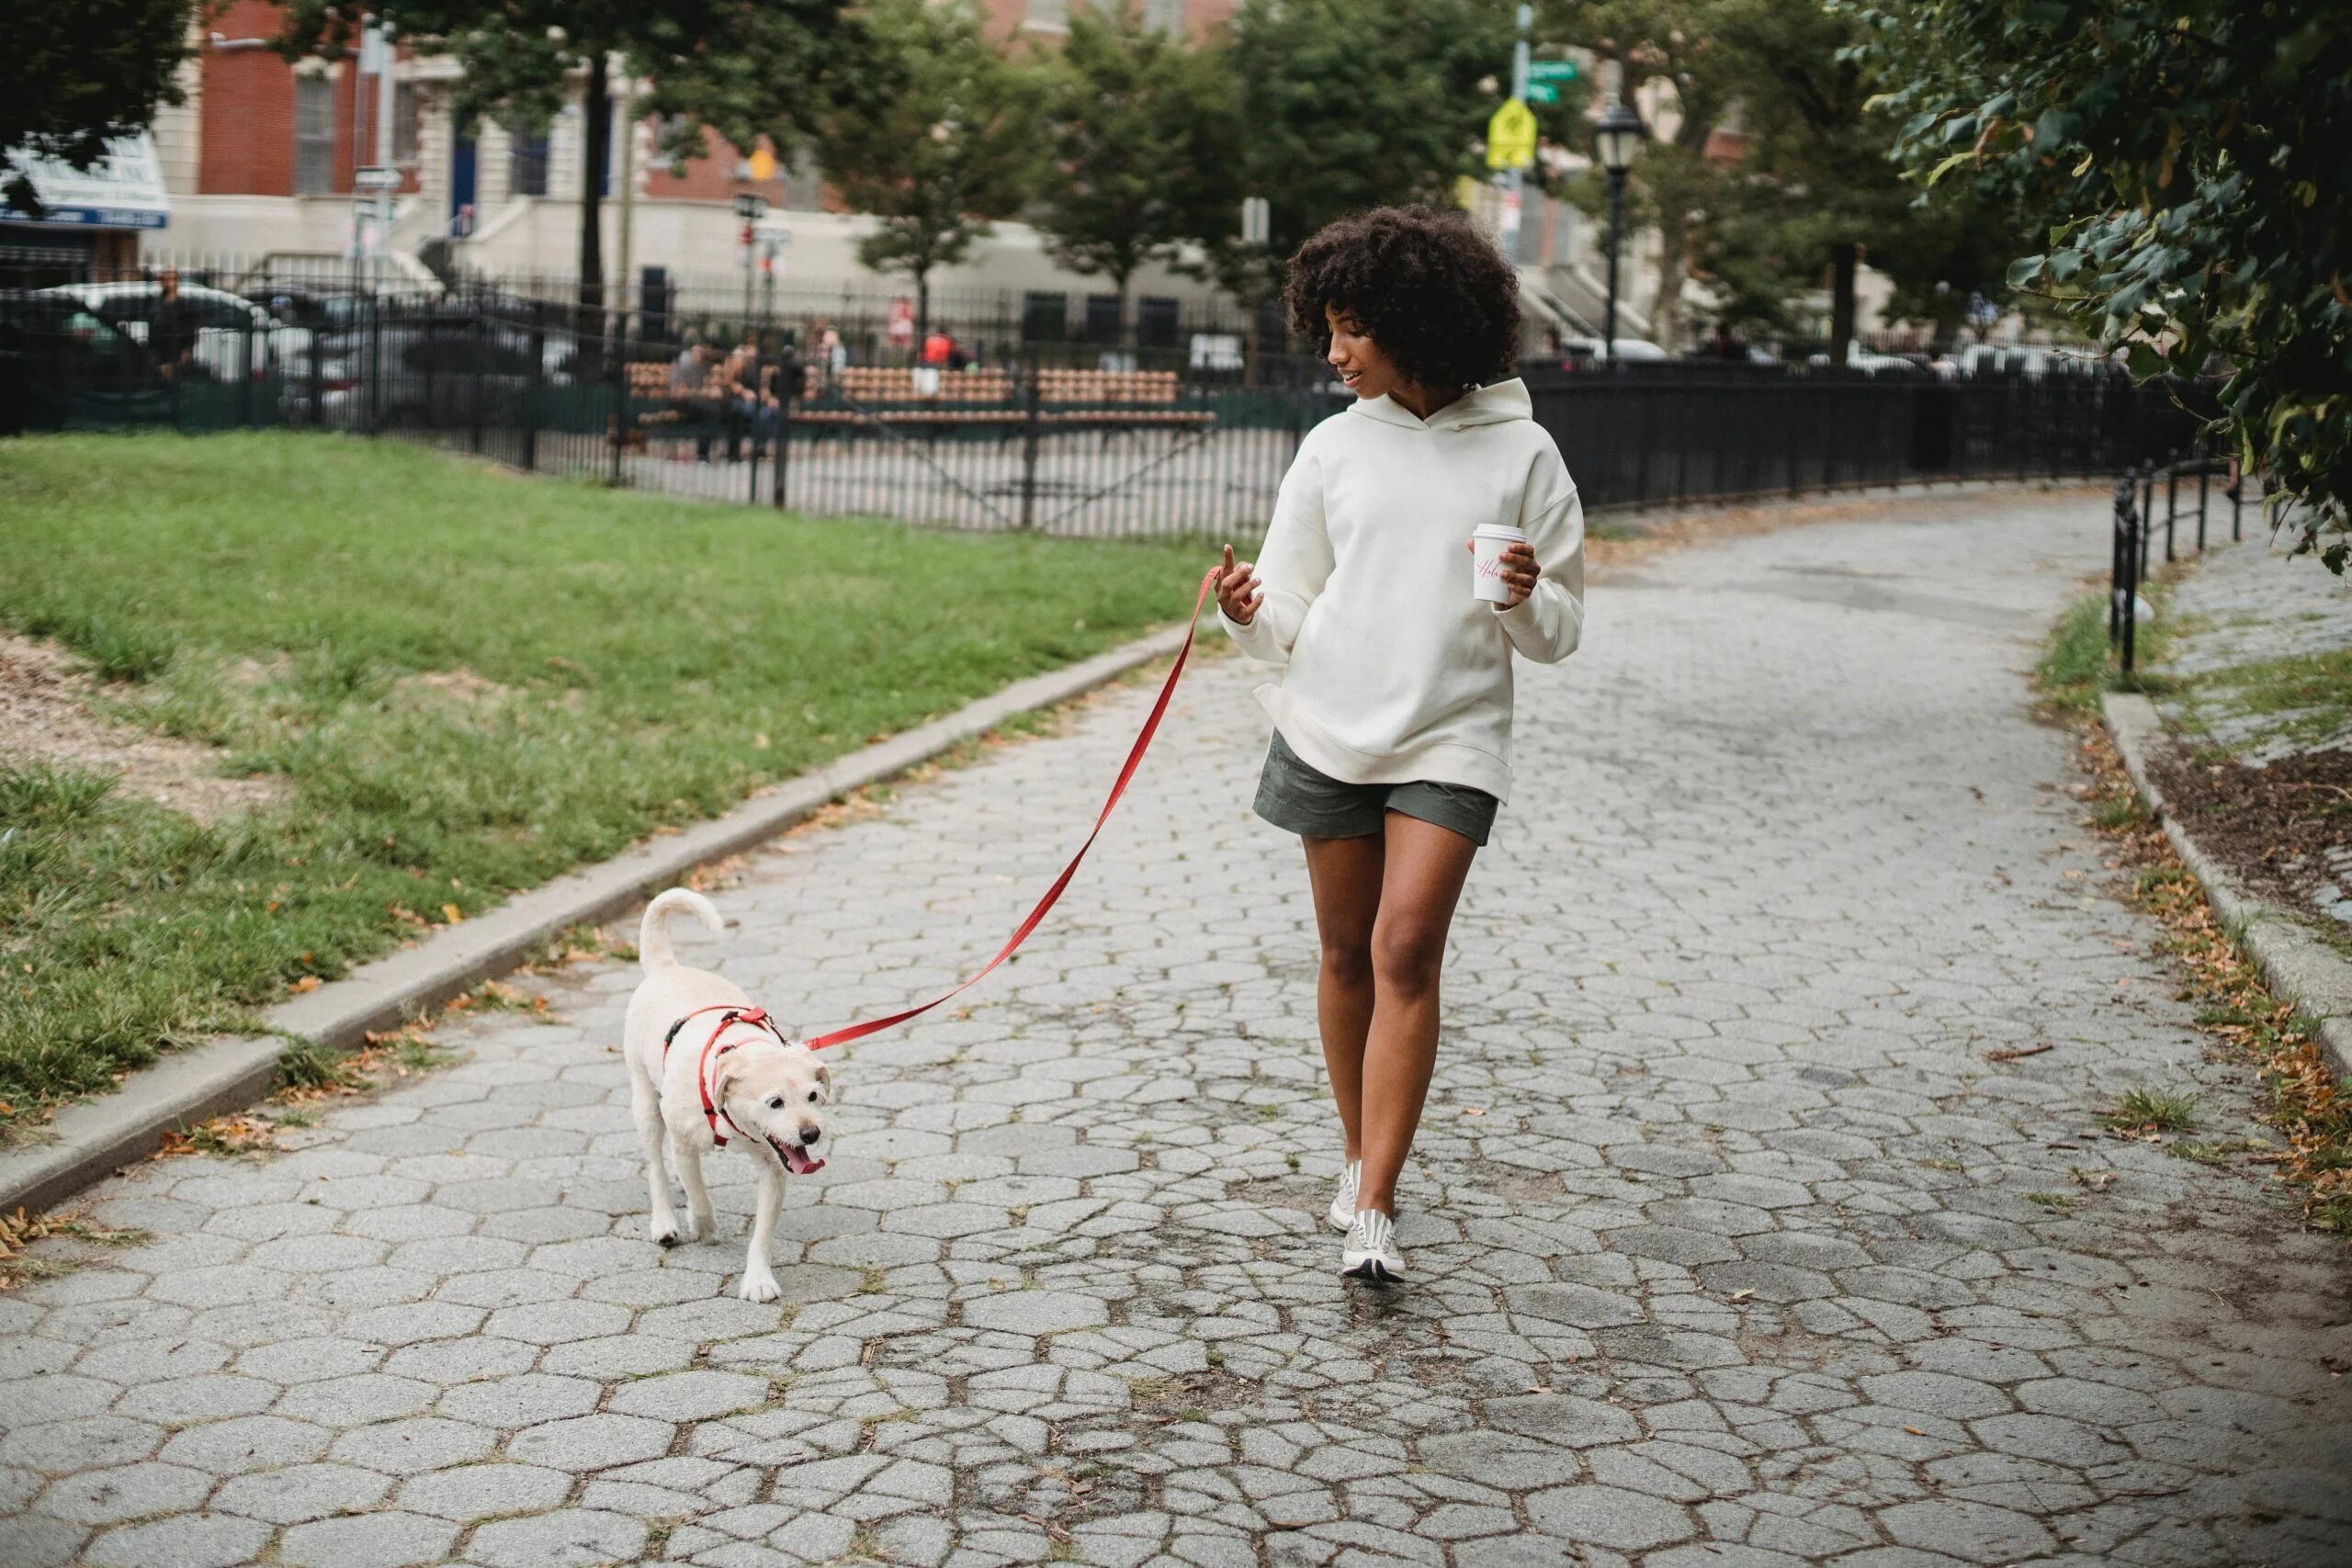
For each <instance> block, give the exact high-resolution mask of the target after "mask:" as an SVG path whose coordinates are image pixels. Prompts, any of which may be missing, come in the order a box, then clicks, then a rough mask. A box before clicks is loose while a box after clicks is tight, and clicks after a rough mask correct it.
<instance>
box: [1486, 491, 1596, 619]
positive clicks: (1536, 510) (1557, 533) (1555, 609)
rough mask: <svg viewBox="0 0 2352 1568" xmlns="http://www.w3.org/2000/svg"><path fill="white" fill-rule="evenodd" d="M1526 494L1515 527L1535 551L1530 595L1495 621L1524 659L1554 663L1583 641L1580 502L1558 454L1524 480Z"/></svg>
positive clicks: (1582, 504) (1499, 613)
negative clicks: (1533, 585)
mask: <svg viewBox="0 0 2352 1568" xmlns="http://www.w3.org/2000/svg"><path fill="white" fill-rule="evenodd" d="M1527 491H1528V494H1527V500H1526V501H1525V502H1522V503H1521V508H1520V523H1519V526H1520V529H1521V532H1523V533H1525V534H1526V536H1527V542H1528V545H1529V547H1531V548H1532V549H1533V550H1534V551H1535V564H1536V568H1537V577H1536V580H1535V592H1532V593H1530V594H1529V595H1528V596H1527V597H1526V598H1524V599H1522V600H1521V601H1520V602H1519V603H1518V604H1514V605H1512V606H1511V607H1510V609H1508V610H1501V611H1498V612H1497V616H1498V619H1500V620H1501V622H1502V624H1503V634H1504V635H1505V636H1506V637H1510V645H1511V647H1513V648H1515V649H1518V650H1519V651H1520V654H1521V656H1522V657H1523V658H1527V659H1532V660H1534V661H1535V662H1536V663H1538V664H1557V663H1558V662H1559V661H1560V660H1563V659H1566V657H1567V656H1568V655H1569V654H1571V653H1574V652H1575V651H1576V650H1577V643H1578V641H1580V640H1581V639H1582V638H1583V636H1584V502H1583V500H1582V499H1581V498H1580V497H1579V496H1578V495H1577V487H1576V481H1575V480H1574V479H1570V478H1568V470H1567V465H1566V464H1565V463H1563V462H1561V461H1560V457H1559V454H1558V453H1557V452H1553V453H1551V454H1549V456H1548V461H1546V462H1545V463H1544V464H1543V465H1542V466H1541V467H1540V468H1538V469H1537V471H1536V473H1534V474H1532V475H1531V476H1530V477H1529V484H1528V487H1527ZM1538 497H1545V498H1547V499H1544V500H1542V501H1540V502H1539V501H1538V499H1537V498H1538Z"/></svg>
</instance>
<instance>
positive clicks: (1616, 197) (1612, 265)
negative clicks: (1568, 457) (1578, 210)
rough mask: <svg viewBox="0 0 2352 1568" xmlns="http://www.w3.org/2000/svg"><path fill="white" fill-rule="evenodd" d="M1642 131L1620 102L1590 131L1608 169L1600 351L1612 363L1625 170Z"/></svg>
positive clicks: (1636, 118) (1638, 120) (1639, 119)
mask: <svg viewBox="0 0 2352 1568" xmlns="http://www.w3.org/2000/svg"><path fill="white" fill-rule="evenodd" d="M1643 134H1644V131H1643V129H1642V117H1641V116H1640V115H1638V114H1635V113H1634V111H1633V109H1632V108H1630V107H1627V106H1626V105H1625V104H1624V103H1623V101H1619V102H1616V103H1612V104H1611V105H1610V106H1609V107H1608V109H1607V110H1606V111H1605V112H1604V113H1603V114H1602V115H1601V117H1600V124H1599V125H1598V126H1596V127H1595V128H1594V130H1593V141H1594V143H1595V145H1596V146H1597V147H1598V148H1599V149H1600V165H1601V167H1602V168H1604V169H1607V170H1608V171H1609V313H1608V316H1607V318H1606V319H1605V320H1604V321H1602V323H1601V329H1600V352H1601V354H1602V355H1604V356H1606V357H1607V358H1608V359H1610V360H1611V361H1612V362H1613V361H1614V360H1615V359H1616V357H1617V238H1618V232H1619V231H1620V230H1621V229H1623V226H1624V218H1625V171H1626V170H1628V169H1630V168H1632V167H1633V165H1634V152H1635V151H1636V150H1637V149H1639V148H1640V146H1641V144H1642V137H1643Z"/></svg>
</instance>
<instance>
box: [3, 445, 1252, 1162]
mask: <svg viewBox="0 0 2352 1568" xmlns="http://www.w3.org/2000/svg"><path fill="white" fill-rule="evenodd" d="M1205 562H1206V556H1205V553H1204V551H1202V550H1201V549H1199V548H1198V547H1186V546H1181V545H1173V544H1165V543H1157V544H1155V543H1130V542H1120V543H1096V542H1091V541H1079V540H1053V539H1042V538H1031V537H1014V538H1005V537H995V538H985V537H976V536H952V535H944V534H933V533H923V532H920V531H917V530H913V529H909V528H904V527H900V526H898V525H890V524H878V523H866V522H858V523H851V522H842V521H830V520H822V519H812V518H806V517H799V516H787V515H781V514H777V513H765V512H760V511H756V510H752V509H748V508H745V509H737V508H725V507H717V506H710V505H707V504H695V503H684V502H669V501H664V500H662V499H660V498H656V497H650V496H644V495H636V494H629V493H627V492H619V491H606V490H602V489H599V488H596V487H594V486H592V485H589V484H586V483H582V482H570V481H560V480H551V479H526V478H524V477H521V476H517V475H510V474H505V473H501V472H496V471H492V470H489V469H486V468H480V467H476V466H472V465H469V464H465V463H461V462H458V461H455V460H452V459H449V458H446V457H440V456H437V455H435V454H433V453H429V452H424V451H419V450H414V449H411V448H407V447H403V446H397V445H394V444H391V443H370V442H366V441H360V440H356V439H355V440H346V439H342V438H337V437H329V436H314V435H312V436H306V435H289V434H224V435H216V436H210V437H203V438H197V439H186V438H181V437H177V436H170V435H160V436H149V435H141V436H119V435H107V436H53V437H36V438H28V439H18V440H12V441H6V442H0V624H5V625H6V626H7V627H8V628H9V629H11V630H15V631H19V632H29V633H33V634H37V635H43V636H50V637H56V638H58V639H59V640H60V641H62V643H64V644H65V645H66V646H68V647H69V648H71V649H74V651H75V652H77V653H78V654H80V655H81V656H82V657H83V658H84V659H85V660H87V662H88V663H89V664H90V665H91V667H92V668H93V669H95V670H96V671H99V672H101V673H103V674H104V675H105V676H106V677H107V679H108V680H109V681H110V682H113V683H112V684H110V685H109V686H108V687H107V705H109V706H110V707H111V708H112V709H113V710H114V711H116V712H117V713H118V714H119V715H120V716H126V717H129V718H130V719H132V720H133V721H134V722H138V723H141V724H142V725H145V726H147V727H149V728H154V729H159V730H162V731H164V732H166V733H169V734H173V735H176V736H181V737H186V738H189V739H198V740H202V741H205V742H208V743H210V744H213V745H217V746H220V747H222V748H224V749H225V750H224V751H223V753H222V757H223V761H222V770H223V771H224V772H227V773H235V774H248V773H250V774H260V775H265V776H267V777H269V778H272V779H274V780H275V781H277V784H279V785H280V787H281V788H282V791H283V796H282V803H281V804H280V805H278V806H276V807H266V808H264V809H262V810H259V811H255V812H253V813H249V814H247V815H245V816H243V817H239V818H231V819H229V820H227V821H225V822H223V823H221V824H220V825H217V826H210V827H207V826H201V825H199V824H198V823H196V822H193V821H191V820H190V819H188V818H185V817H181V816H179V815H177V814H175V813H173V812H170V811H167V810H165V809H164V808H163V807H158V806H155V805H153V804H150V803H148V802H146V801H144V800H140V799H130V798H125V797H124V796H123V795H122V794H121V793H120V792H119V791H117V790H115V789H114V788H113V787H112V781H111V780H109V779H104V778H99V777H96V776H94V775H91V774H88V773H74V772H67V771H58V770H52V769H48V768H43V767H38V766H29V765H25V764H24V762H23V761H22V760H17V761H10V760H9V759H6V758H5V757H0V965H4V966H5V971H6V984H5V985H0V1101H5V1102H6V1107H7V1109H6V1111H5V1112H0V1131H5V1130H6V1128H7V1126H8V1125H9V1124H10V1123H12V1122H21V1121H23V1120H24V1119H26V1118H27V1117H28V1116H32V1115H36V1114H38V1113H40V1111H41V1110H42V1109H43V1108H45V1107H46V1106H48V1105H51V1104H53V1103H55V1102H57V1101H59V1100H64V1099H67V1098H70V1097H72V1096H74V1095H77V1094H82V1093H86V1092H89V1091H91V1090H93V1089H102V1088H104V1087H106V1086H107V1083H108V1081H109V1078H110V1077H111V1076H113V1075H116V1074H119V1073H120V1072H121V1071H122V1070H124V1069H125V1068H128V1067H132V1066H138V1065H140V1064H142V1063H144V1062H147V1061H149V1060H151V1059H152V1058H153V1055H155V1053H156V1052H158V1051H160V1050H164V1049H167V1048H169V1047H171V1046H173V1045H175V1044H178V1043H186V1042H189V1041H192V1040H195V1039H198V1038H199V1037H201V1036H203V1035H205V1034H208V1033H210V1032H219V1031H222V1030H229V1029H239V1028H248V1027H251V1026H252V1024H253V1022H254V1010H255V1009H256V1008H257V1007H258V1006H260V1005H262V1004H266V1003H268V1002H271V1001H275V1000H277V999H279V998H283V997H284V996H286V995H287V994H288V988H289V987H293V986H298V985H301V984H303V983H304V982H305V978H306V977H307V976H320V977H322V978H333V977H334V976H337V975H339V974H341V973H343V972H344V971H345V969H346V968H348V967H349V966H350V965H352V964H356V963H358V962H360V961H362V960H365V959H368V958H370V957H373V956H376V955H378V954H380V953H384V952H386V951H387V950H389V949H390V948H391V947H393V946H395V945H396V944H397V943H398V942H400V940H401V938H402V937H403V936H406V935H410V934H413V932H414V931H415V930H416V929H417V928H418V922H420V921H423V922H425V923H439V922H441V921H443V920H445V919H448V918H449V913H450V912H454V913H456V914H458V915H465V914H472V913H475V912H478V911H480V910H481V909H483V908H487V907H489V906H490V905H492V904H494V903H496V902H497V901H498V900H499V899H500V898H501V897H503V896H504V895H505V894H507V893H509V892H511V891H514V890H516V889H521V888H525V887H528V886H533V885H535V884H537V883H540V882H544V881H545V880H547V879H548V877H550V876H553V875H555V874H559V873H560V872H562V871H565V870H567V869H569V868H571V867H573V866H576V865H578V864H581V863H583V862H588V861H593V860H596V859H599V858H601V857H604V856H607V855H610V854H613V853H615V852H617V851H620V850H622V849H624V848H626V847H628V845H629V844H630V843H631V842H632V841H634V840H638V839H640V838H642V837H643V836H644V835H645V834H646V833H647V832H648V831H649V830H650V829H654V828H656V827H659V826H662V825H663V824H671V823H682V822H686V821H690V820H693V819H695V818H704V817H708V816H710V815H712V814H714V813H717V812H719V811H722V810H724V809H726V808H727V807H729V806H732V805H734V804H735V803H736V802H738V801H740V800H741V799H742V798H743V797H744V796H745V795H747V794H749V793H750V792H751V791H752V790H753V789H755V788H757V787H759V786H760V785H762V784H766V783H768V782H770V781H773V780H775V779H778V778H782V777H785V776H786V775H788V774H791V773H798V772H801V771H803V770H805V769H807V768H809V767H810V766H812V765H814V764H817V763H820V762H822V761H825V760H826V759H828V758H831V757H832V756H834V755H836V754H838V753H840V752H842V751H846V750H851V749H853V748H854V747H856V746H859V745H861V744H863V743H864V742H865V741H866V740H868V739H872V738H875V737H876V736H878V735H881V734H885V733H888V732H890V731H894V730H899V729H904V728H909V727H910V726H912V725H914V724H917V723H919V722H921V721H922V720H923V719H925V718H928V717H930V716H934V715H937V714H940V713H943V712H944V711H947V710H949V709H952V708H954V707H956V706H957V705H961V704H962V703H965V702H967V701H968V700H970V699H972V698H974V697H977V696H980V695H982V694H986V693H988V692H989V691H992V690H994V689H996V688H997V687H1000V686H1001V685H1003V684H1004V683H1006V682H1010V681H1012V680H1016V679H1018V678H1020V677H1022V676H1024V675H1030V674H1035V673H1036V672H1038V671H1043V670H1046V669H1049V668H1052V667H1053V666H1056V665H1059V664H1063V663H1066V662H1068V661H1069V660H1075V659H1078V658H1080V657H1082V656H1084V655H1086V654H1090V653H1092V652H1095V651H1097V650H1099V649H1103V648H1104V647H1106V646H1109V645H1111V644H1114V643H1117V642H1120V641H1123V640H1125V639H1126V638H1128V637H1133V636H1135V635H1136V634H1137V633H1138V632H1140V631H1142V630H1144V629H1145V628H1147V627H1148V626H1151V625H1154V624H1158V623H1163V622H1167V621H1170V620H1172V619H1174V618H1176V617H1178V616H1180V615H1182V614H1183V613H1184V612H1185V610H1187V609H1188V608H1189V607H1190V606H1191V604H1192V599H1193V590H1194V588H1195V586H1196V585H1197V582H1198V579H1199V573H1200V571H1201V570H1202V569H1203V568H1204V565H1205ZM445 906H446V907H447V909H445Z"/></svg>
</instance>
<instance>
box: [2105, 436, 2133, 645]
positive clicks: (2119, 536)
mask: <svg viewBox="0 0 2352 1568" xmlns="http://www.w3.org/2000/svg"><path fill="white" fill-rule="evenodd" d="M2131 491H2132V484H2131V475H2130V474H2129V473H2123V474H2119V475H2117V476H2116V480H2115V508H2114V511H2113V513H2111V514H2110V515H2109V518H2108V523H2107V640H2108V641H2109V643H2113V642H2115V641H2116V640H2118V639H2119V638H2120V637H2122V635H2123V615H2124V607H2123V550H2124V538H2125V534H2126V530H2128V529H2129V528H2130V526H2131Z"/></svg>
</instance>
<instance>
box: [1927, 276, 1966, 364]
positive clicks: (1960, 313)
mask: <svg viewBox="0 0 2352 1568" xmlns="http://www.w3.org/2000/svg"><path fill="white" fill-rule="evenodd" d="M1967 319H1968V296H1967V295H1965V294H1963V293H1962V292H1961V291H1960V290H1959V289H1957V288H1949V289H1946V290H1945V291H1944V292H1943V293H1942V294H1941V295H1939V297H1938V298H1937V299H1936V327H1935V337H1934V340H1933V341H1932V342H1931V343H1930V344H1928V346H1929V347H1930V348H1932V349H1933V350H1934V351H1935V352H1936V353H1938V354H1950V353H1951V351H1952V345H1953V344H1957V343H1958V342H1960V324H1961V322H1962V321H1966V320H1967Z"/></svg>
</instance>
